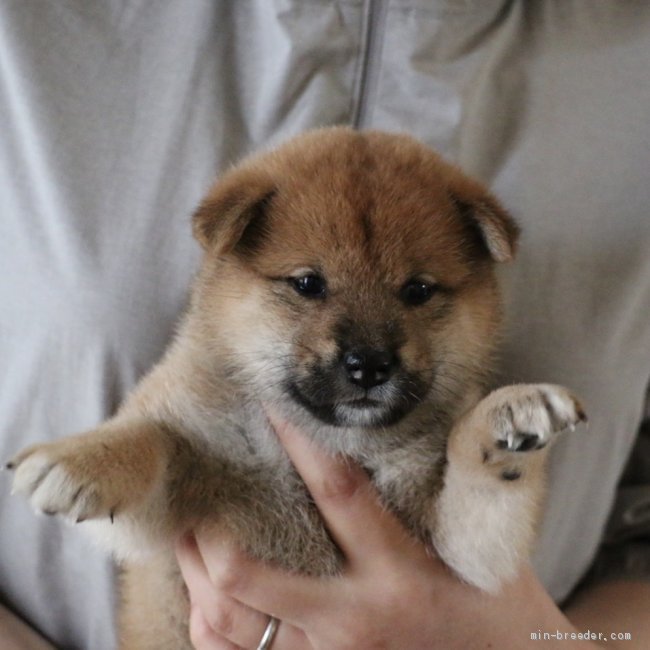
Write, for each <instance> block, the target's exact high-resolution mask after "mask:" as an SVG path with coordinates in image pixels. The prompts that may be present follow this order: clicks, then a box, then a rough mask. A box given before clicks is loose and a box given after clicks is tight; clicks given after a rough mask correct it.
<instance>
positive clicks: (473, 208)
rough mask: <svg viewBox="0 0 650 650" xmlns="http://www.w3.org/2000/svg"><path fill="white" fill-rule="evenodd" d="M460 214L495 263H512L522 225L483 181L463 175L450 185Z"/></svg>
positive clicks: (453, 201) (452, 197)
mask: <svg viewBox="0 0 650 650" xmlns="http://www.w3.org/2000/svg"><path fill="white" fill-rule="evenodd" d="M450 194H451V200H452V203H453V204H454V205H455V207H456V209H457V210H458V212H459V213H460V215H461V217H462V218H463V219H464V220H465V221H466V222H467V223H468V225H469V226H470V227H471V228H472V230H473V231H474V232H476V234H477V235H478V237H479V240H480V241H481V243H482V244H483V246H484V247H485V248H486V249H487V252H488V253H489V254H490V257H492V259H493V260H495V261H496V262H509V261H510V260H512V259H513V257H514V256H515V253H516V251H517V242H518V239H519V232H520V229H519V226H518V225H517V223H516V221H515V220H514V219H513V218H512V216H511V215H510V214H509V213H508V211H507V210H506V209H505V208H504V207H503V206H502V205H501V204H500V203H499V201H498V200H497V199H496V198H495V197H494V196H493V195H492V194H490V192H488V191H487V190H486V189H485V188H484V187H483V186H482V185H481V184H480V183H477V182H475V181H472V180H470V179H467V178H464V179H463V181H462V183H460V184H459V186H458V185H457V186H456V187H452V188H450Z"/></svg>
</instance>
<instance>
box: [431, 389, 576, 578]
mask: <svg viewBox="0 0 650 650" xmlns="http://www.w3.org/2000/svg"><path fill="white" fill-rule="evenodd" d="M584 419H585V415H584V413H583V411H582V408H581V406H580V404H579V402H578V401H577V400H576V399H575V398H574V397H573V396H572V395H571V394H570V393H569V392H568V391H567V390H566V389H564V388H562V387H560V386H553V385H549V384H535V385H518V386H506V387H504V388H500V389H498V390H496V391H494V392H492V393H491V394H490V395H488V396H487V397H486V398H484V399H483V400H482V401H481V402H479V403H478V404H477V405H476V407H474V408H473V409H472V410H471V411H470V412H469V413H467V414H466V415H465V416H463V417H462V418H461V419H460V421H459V422H458V423H457V424H456V425H455V426H454V428H453V430H452V432H451V434H450V438H449V442H448V448H447V468H446V473H445V478H444V486H443V489H442V491H441V493H440V495H439V497H438V499H437V501H436V504H435V511H436V512H435V524H434V527H433V528H434V531H433V543H434V546H435V548H436V551H437V552H438V554H439V555H440V557H441V558H442V559H443V560H444V561H445V562H446V563H447V564H448V565H449V566H450V567H451V568H452V569H453V570H454V571H455V572H456V573H457V574H458V575H459V576H460V577H461V578H463V579H464V580H465V581H467V582H469V583H471V584H473V585H475V586H477V587H480V588H481V589H484V590H486V591H496V590H497V589H498V588H499V586H500V585H501V584H502V583H503V582H505V581H507V580H509V579H512V578H513V577H515V575H516V574H517V571H518V569H519V567H520V566H521V563H522V562H523V561H524V560H525V559H526V558H527V557H528V554H529V553H530V549H531V546H532V543H533V539H534V536H535V528H536V524H537V520H538V516H539V511H540V506H541V502H542V498H543V493H544V462H545V458H546V455H547V450H548V445H549V443H550V442H551V441H552V440H553V439H554V437H555V434H557V433H559V432H561V431H563V430H564V429H566V428H571V429H573V428H574V427H575V425H576V424H577V422H578V421H580V420H584Z"/></svg>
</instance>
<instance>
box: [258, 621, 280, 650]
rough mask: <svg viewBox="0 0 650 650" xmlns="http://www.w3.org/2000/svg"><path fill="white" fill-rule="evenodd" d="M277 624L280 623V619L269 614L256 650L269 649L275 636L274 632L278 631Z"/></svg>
mask: <svg viewBox="0 0 650 650" xmlns="http://www.w3.org/2000/svg"><path fill="white" fill-rule="evenodd" d="M278 625H280V621H278V619H277V618H275V617H274V616H271V618H270V619H269V622H268V624H267V625H266V629H265V630H264V634H263V635H262V639H261V641H260V644H259V645H258V646H257V650H269V648H270V647H271V644H272V643H273V639H274V638H275V633H276V632H277V631H278Z"/></svg>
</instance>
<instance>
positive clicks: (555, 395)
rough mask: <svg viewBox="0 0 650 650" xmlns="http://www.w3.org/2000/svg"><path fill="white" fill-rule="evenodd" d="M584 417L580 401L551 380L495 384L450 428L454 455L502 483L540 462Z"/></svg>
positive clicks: (585, 418)
mask: <svg viewBox="0 0 650 650" xmlns="http://www.w3.org/2000/svg"><path fill="white" fill-rule="evenodd" d="M586 420H587V416H586V415H585V412H584V409H583V408H582V405H581V404H580V402H579V400H578V399H577V398H576V397H575V396H574V395H573V394H572V393H571V392H570V391H568V390H567V389H566V388H563V387H562V386H556V385H554V384H520V385H514V386H504V387H503V388H499V389H497V390H495V391H493V392H492V393H490V394H489V395H488V396H487V397H485V398H484V399H483V400H481V401H480V402H479V403H478V404H477V405H476V407H475V408H474V409H472V410H471V411H470V412H469V413H468V414H466V416H465V417H464V418H462V420H461V421H460V422H459V423H458V425H457V426H456V427H455V429H454V432H453V433H452V438H451V441H450V446H451V449H453V450H454V453H455V454H461V455H462V457H464V458H465V459H466V460H469V461H470V462H472V463H474V464H475V465H476V466H479V465H481V466H482V467H485V468H487V469H488V470H489V471H490V472H491V473H493V474H495V475H496V476H497V477H498V478H499V479H501V480H503V481H516V480H517V479H520V478H522V476H523V475H524V474H525V470H526V468H531V469H532V468H533V467H534V466H537V465H539V464H540V463H541V462H542V461H543V457H544V456H545V454H541V453H539V452H540V451H541V450H543V449H545V448H546V447H547V446H548V445H549V444H550V443H551V442H552V441H553V440H554V439H555V438H556V437H557V436H558V434H560V433H562V432H563V431H566V430H567V429H568V430H573V429H575V427H576V425H577V424H578V423H579V422H585V421H586Z"/></svg>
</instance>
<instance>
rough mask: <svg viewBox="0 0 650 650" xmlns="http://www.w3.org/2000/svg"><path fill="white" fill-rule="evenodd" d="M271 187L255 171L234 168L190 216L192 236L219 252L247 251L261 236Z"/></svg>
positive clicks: (263, 176) (271, 196) (272, 186)
mask: <svg viewBox="0 0 650 650" xmlns="http://www.w3.org/2000/svg"><path fill="white" fill-rule="evenodd" d="M275 191H276V189H275V186H274V184H273V182H272V180H271V179H270V178H269V177H268V176H267V175H265V174H263V173H260V172H258V171H257V170H251V169H246V168H236V169H234V170H233V171H231V172H229V173H228V174H226V176H225V177H224V178H223V179H222V180H221V181H219V182H218V183H217V184H216V185H215V186H214V187H213V189H212V191H211V192H210V193H209V194H208V196H207V197H206V198H205V199H204V200H203V201H202V202H201V204H200V205H199V207H198V208H197V210H196V212H195V213H194V215H193V217H192V230H193V233H194V237H195V238H196V239H197V240H198V242H199V243H200V244H201V246H202V247H203V248H204V249H208V248H210V249H214V248H216V250H217V253H218V254H219V255H221V254H224V253H228V252H230V251H233V250H235V249H239V250H240V251H241V252H246V251H251V250H253V249H254V248H255V245H256V244H257V243H259V240H260V238H261V237H262V236H263V235H264V225H265V224H264V221H265V216H266V212H267V210H268V208H269V204H270V202H271V199H272V198H273V195H274V194H275Z"/></svg>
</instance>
